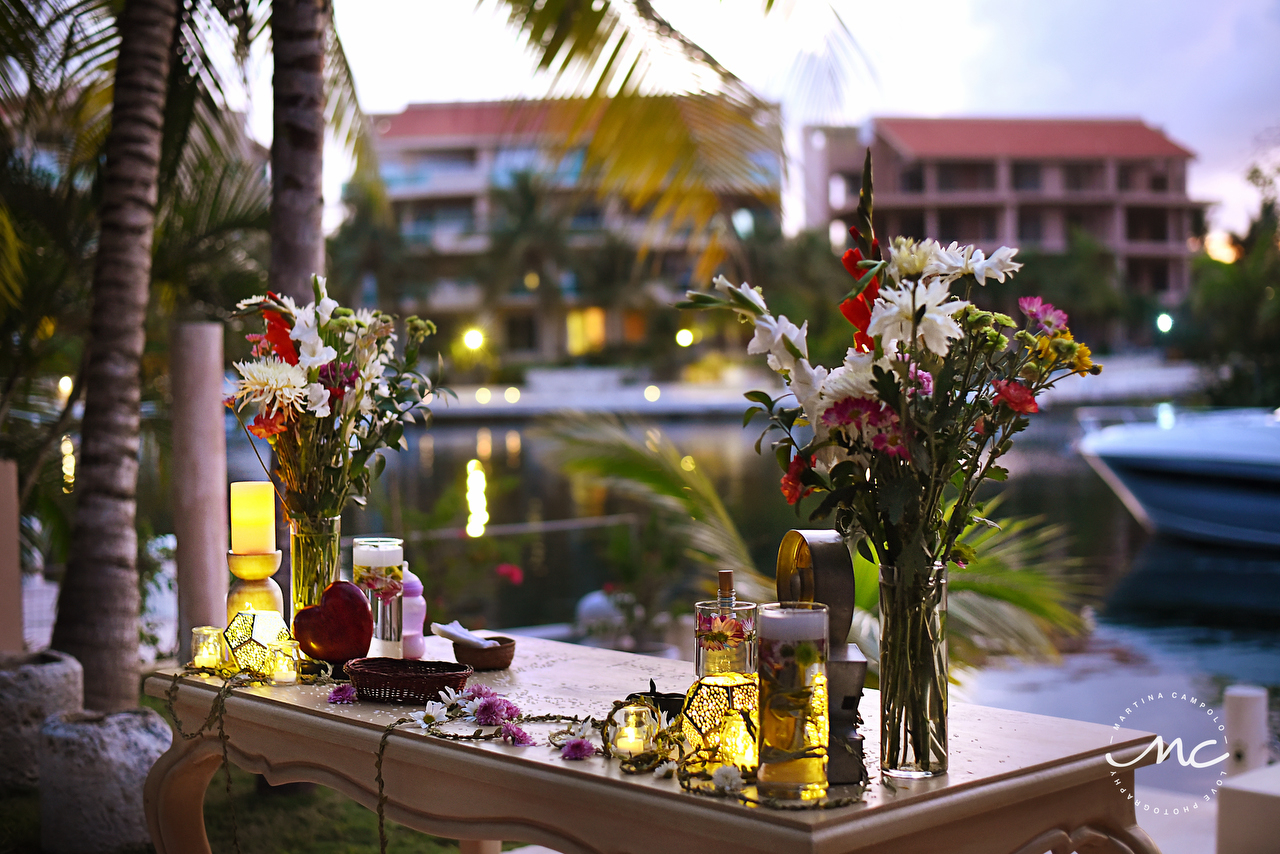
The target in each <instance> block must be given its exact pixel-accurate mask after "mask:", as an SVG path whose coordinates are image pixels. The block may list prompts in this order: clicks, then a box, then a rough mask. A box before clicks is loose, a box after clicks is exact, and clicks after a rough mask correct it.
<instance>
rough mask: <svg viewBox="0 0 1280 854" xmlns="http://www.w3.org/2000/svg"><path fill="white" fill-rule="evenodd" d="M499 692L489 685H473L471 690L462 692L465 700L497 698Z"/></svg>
mask: <svg viewBox="0 0 1280 854" xmlns="http://www.w3.org/2000/svg"><path fill="white" fill-rule="evenodd" d="M496 696H498V692H497V691H495V690H493V689H492V688H490V687H489V686H488V685H478V684H477V685H472V686H471V687H470V688H468V689H467V690H465V691H463V692H462V697H463V699H466V700H479V699H483V698H484V697H496Z"/></svg>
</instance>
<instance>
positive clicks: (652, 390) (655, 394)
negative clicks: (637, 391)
mask: <svg viewBox="0 0 1280 854" xmlns="http://www.w3.org/2000/svg"><path fill="white" fill-rule="evenodd" d="M661 396H662V391H661V390H659V388H658V387H657V386H656V385H651V386H649V387H647V388H646V389H645V390H644V399H645V400H647V401H649V402H650V403H653V402H654V401H655V400H657V399H658V398H659V397H661Z"/></svg>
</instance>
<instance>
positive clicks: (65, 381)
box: [58, 377, 75, 397]
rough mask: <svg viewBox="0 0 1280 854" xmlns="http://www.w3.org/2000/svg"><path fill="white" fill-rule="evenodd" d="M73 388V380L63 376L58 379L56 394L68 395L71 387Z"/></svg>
mask: <svg viewBox="0 0 1280 854" xmlns="http://www.w3.org/2000/svg"><path fill="white" fill-rule="evenodd" d="M73 388H75V382H74V381H72V379H71V377H63V378H62V379H60V380H58V394H60V395H62V396H63V397H70V396H71V389H73Z"/></svg>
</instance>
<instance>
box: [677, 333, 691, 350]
mask: <svg viewBox="0 0 1280 854" xmlns="http://www.w3.org/2000/svg"><path fill="white" fill-rule="evenodd" d="M676 343H677V344H679V345H680V346H681V347H688V346H689V345H690V344H692V343H693V330H692V329H681V330H680V331H679V332H677V333H676Z"/></svg>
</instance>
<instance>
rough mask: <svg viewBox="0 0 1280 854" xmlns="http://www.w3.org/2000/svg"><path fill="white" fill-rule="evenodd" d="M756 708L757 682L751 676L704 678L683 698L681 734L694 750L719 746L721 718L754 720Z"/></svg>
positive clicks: (729, 674) (741, 674) (758, 685)
mask: <svg viewBox="0 0 1280 854" xmlns="http://www.w3.org/2000/svg"><path fill="white" fill-rule="evenodd" d="M759 705H760V682H759V677H757V676H756V675H755V674H754V673H719V674H716V675H715V676H706V677H703V678H702V679H699V680H698V681H697V682H694V683H693V686H692V687H691V688H690V689H689V693H688V694H687V695H686V696H685V700H684V710H683V711H682V716H683V720H682V723H681V731H682V732H683V733H684V737H685V740H686V741H688V742H689V745H690V746H691V747H692V748H693V749H694V750H699V749H701V748H714V747H719V746H720V738H721V733H722V731H723V730H724V725H725V716H726V715H731V716H736V717H739V718H741V717H742V716H743V715H745V716H746V719H747V720H750V721H754V720H755V717H756V712H757V710H758V708H759ZM735 713H737V714H735ZM753 738H754V736H753ZM734 764H737V763H736V762H735V763H734Z"/></svg>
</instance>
